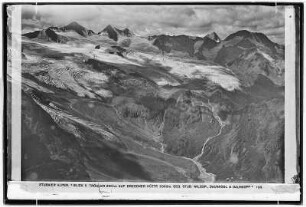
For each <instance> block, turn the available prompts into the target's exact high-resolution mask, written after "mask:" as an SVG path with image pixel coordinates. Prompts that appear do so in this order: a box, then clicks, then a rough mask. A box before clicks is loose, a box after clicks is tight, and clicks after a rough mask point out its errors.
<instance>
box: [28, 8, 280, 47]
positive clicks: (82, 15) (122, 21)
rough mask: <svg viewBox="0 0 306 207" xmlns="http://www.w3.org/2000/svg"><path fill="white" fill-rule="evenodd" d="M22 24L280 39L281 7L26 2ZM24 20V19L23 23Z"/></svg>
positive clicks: (96, 29)
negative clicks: (250, 33) (242, 32)
mask: <svg viewBox="0 0 306 207" xmlns="http://www.w3.org/2000/svg"><path fill="white" fill-rule="evenodd" d="M22 17H23V23H25V24H27V23H29V21H30V20H31V21H32V22H31V23H35V27H41V28H44V27H46V26H49V25H54V26H64V25H66V24H69V23H70V22H72V21H77V22H79V23H80V24H82V25H83V26H85V27H87V28H89V29H92V30H94V31H96V32H98V31H101V30H102V29H103V28H104V27H105V26H107V25H108V24H111V25H114V26H118V27H128V28H130V29H131V30H133V31H134V32H135V33H137V34H141V35H150V34H158V33H166V34H187V35H197V36H205V35H206V34H207V33H209V32H212V31H215V32H216V33H217V34H218V35H219V36H220V37H221V38H225V37H226V36H228V35H229V34H231V33H233V32H236V31H238V30H242V29H246V30H250V31H256V32H263V33H265V34H267V35H268V37H269V38H271V39H273V40H274V41H278V42H279V43H282V44H283V42H284V24H285V23H284V21H285V20H284V8H283V7H281V6H277V7H274V6H257V5H249V6H241V5H240V6H238V5H220V6H214V5H39V6H35V5H27V6H24V8H23V14H22ZM27 21H28V22H27Z"/></svg>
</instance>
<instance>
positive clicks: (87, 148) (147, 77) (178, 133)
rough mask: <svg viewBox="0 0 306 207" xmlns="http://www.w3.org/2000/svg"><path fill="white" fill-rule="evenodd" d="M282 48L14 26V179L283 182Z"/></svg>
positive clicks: (236, 38) (262, 38)
mask: <svg viewBox="0 0 306 207" xmlns="http://www.w3.org/2000/svg"><path fill="white" fill-rule="evenodd" d="M7 38H8V80H9V83H11V80H12V77H11V73H14V68H12V61H14V59H12V53H14V52H16V51H14V48H12V46H11V44H10V43H11V41H12V35H11V33H8V34H7ZM284 50H285V48H284V46H283V45H279V44H277V43H274V42H272V41H271V40H270V39H269V38H268V37H267V36H266V35H265V34H262V33H255V32H250V31H246V30H241V31H237V32H236V33H233V34H230V35H229V36H227V37H226V38H225V39H221V38H220V37H219V36H218V34H217V33H215V32H213V33H211V34H207V35H205V34H203V36H201V37H198V36H187V35H154V36H153V35H152V36H139V35H136V34H135V33H134V32H133V31H131V30H130V29H128V28H116V27H114V26H112V25H108V26H107V27H105V28H101V30H100V31H97V32H94V31H92V30H89V29H87V28H85V27H83V26H81V25H80V24H79V23H77V22H72V23H70V24H68V25H67V26H64V27H49V28H46V29H42V30H37V31H33V32H29V33H24V34H23V35H22V179H23V180H31V181H33V180H39V181H42V180H48V181H49V180H54V181H61V180H65V181H67V180H71V181H141V182H142V181H143V182H283V177H284V157H283V155H284V151H283V148H284V73H285V68H284ZM8 90H10V84H9V85H8ZM8 102H9V103H8V105H9V106H10V105H11V103H10V99H8Z"/></svg>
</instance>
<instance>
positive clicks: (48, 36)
mask: <svg viewBox="0 0 306 207" xmlns="http://www.w3.org/2000/svg"><path fill="white" fill-rule="evenodd" d="M53 29H54V28H53ZM53 29H50V28H48V29H43V30H41V31H35V32H29V33H26V34H23V35H22V36H25V37H28V38H31V39H32V38H37V39H41V40H46V41H53V42H58V43H64V42H66V41H67V38H66V37H64V36H61V35H58V34H56V33H55V32H54V31H53Z"/></svg>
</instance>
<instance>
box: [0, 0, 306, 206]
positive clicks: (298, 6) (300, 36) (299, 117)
mask: <svg viewBox="0 0 306 207" xmlns="http://www.w3.org/2000/svg"><path fill="white" fill-rule="evenodd" d="M25 4H28V5H36V4H37V5H229V6H230V5H261V6H288V5H292V6H294V8H295V11H296V15H295V16H296V38H297V41H296V43H299V44H296V54H298V55H297V56H296V58H298V59H299V61H297V63H299V64H297V66H296V81H297V82H296V89H297V90H296V95H297V99H296V106H297V112H296V121H297V122H296V123H297V129H296V132H297V139H298V140H299V141H300V146H299V149H298V150H299V157H298V160H297V165H299V166H300V172H299V183H300V186H301V190H300V191H301V195H300V201H264V200H261V201H242V200H218V201H213V200H197V201H185V200H168V201H160V200H34V199H33V200H17V199H15V200H13V199H8V197H7V187H8V185H7V181H8V175H7V173H8V166H7V164H8V162H7V160H8V158H9V157H8V148H7V144H8V140H7V134H8V133H7V117H6V114H7V84H8V81H7V78H6V77H7V19H8V17H7V12H6V11H7V10H6V9H7V6H10V5H25ZM2 31H3V33H2V44H3V50H2V52H3V56H2V58H3V63H2V67H3V83H4V85H3V89H4V99H3V142H2V143H3V149H2V150H3V151H2V155H3V203H4V204H14V205H37V204H38V205H46V204H54V205H65V204H70V205H71V204H73V205H84V204H89V205H97V204H105V205H111V204H113V205H114V204H115V205H120V204H121V205H122V204H127V205H144V204H151V205H154V204H158V205H169V204H176V205H186V204H193V205H203V204H206V205H220V204H223V205H232V204H236V205H244V204H254V205H258V204H269V205H273V204H299V205H301V204H302V203H303V63H304V60H303V54H304V51H303V48H304V47H303V46H304V4H303V3H301V2H274V3H272V2H258V3H255V2H218V3H214V2H192V1H190V2H120V1H118V2H101V3H99V2H86V3H84V2H37V3H36V2H10V3H8V2H4V3H2Z"/></svg>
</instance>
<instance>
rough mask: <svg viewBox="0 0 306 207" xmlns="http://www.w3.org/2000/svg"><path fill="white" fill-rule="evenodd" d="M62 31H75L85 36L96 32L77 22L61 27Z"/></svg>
mask: <svg viewBox="0 0 306 207" xmlns="http://www.w3.org/2000/svg"><path fill="white" fill-rule="evenodd" d="M59 30H60V31H63V32H66V31H75V32H76V33H78V34H79V35H81V36H83V37H87V36H91V35H93V34H95V33H94V32H93V31H92V30H88V29H86V28H85V27H83V26H82V25H80V24H79V23H77V22H71V23H70V24H68V25H66V26H64V27H61V28H59Z"/></svg>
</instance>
